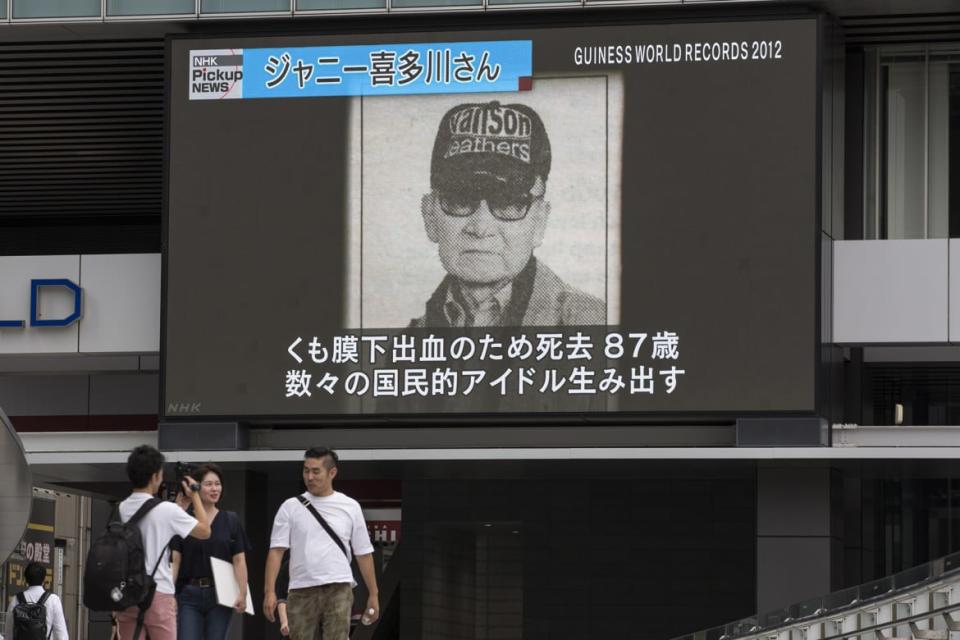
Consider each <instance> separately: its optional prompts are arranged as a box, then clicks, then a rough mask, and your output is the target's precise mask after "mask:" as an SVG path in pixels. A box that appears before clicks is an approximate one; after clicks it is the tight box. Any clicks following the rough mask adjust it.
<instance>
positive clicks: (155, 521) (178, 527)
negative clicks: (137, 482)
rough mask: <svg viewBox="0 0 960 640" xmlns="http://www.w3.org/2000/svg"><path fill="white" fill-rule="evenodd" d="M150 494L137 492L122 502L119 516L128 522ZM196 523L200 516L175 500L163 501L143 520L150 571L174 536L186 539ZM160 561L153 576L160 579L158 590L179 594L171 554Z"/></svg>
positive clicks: (144, 550) (142, 528)
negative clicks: (187, 510) (185, 509)
mask: <svg viewBox="0 0 960 640" xmlns="http://www.w3.org/2000/svg"><path fill="white" fill-rule="evenodd" d="M152 497H153V496H152V495H150V494H149V493H138V492H134V493H131V494H130V497H129V498H127V499H126V500H124V501H123V502H121V503H120V519H121V520H122V521H123V522H126V521H127V520H129V519H130V518H132V517H133V514H135V513H136V512H137V509H139V508H140V506H141V505H143V503H144V502H146V501H147V500H149V499H150V498H152ZM195 526H197V519H196V518H194V517H193V516H191V515H190V514H188V513H187V512H186V511H184V510H183V509H181V508H180V507H178V506H177V505H176V504H174V503H173V502H166V501H164V502H162V503H160V504H158V505H157V506H155V507H154V508H153V509H151V510H150V513H148V514H147V515H146V516H144V518H143V520H141V521H140V535H141V536H142V539H143V552H144V553H143V555H144V559H145V561H146V565H147V573H150V572H151V571H153V567H154V565H156V564H157V559H158V558H159V557H160V552H161V551H164V547H166V546H167V543H168V542H170V539H171V538H173V536H180V537H182V538H186V537H187V536H188V535H190V532H191V531H193V528H194V527H195ZM166 555H167V557H165V558H163V559H162V560H161V561H160V564H159V565H157V572H156V573H155V574H154V575H153V579H154V580H156V581H157V593H170V594H172V593H176V589H175V588H174V586H173V570H172V569H171V567H170V557H169V554H166Z"/></svg>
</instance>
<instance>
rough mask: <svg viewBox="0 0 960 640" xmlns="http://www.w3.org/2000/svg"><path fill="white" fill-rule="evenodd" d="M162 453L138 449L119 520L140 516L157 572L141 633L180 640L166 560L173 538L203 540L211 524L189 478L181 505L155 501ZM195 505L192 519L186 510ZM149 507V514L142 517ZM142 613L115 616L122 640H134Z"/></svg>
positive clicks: (132, 610) (156, 639)
mask: <svg viewBox="0 0 960 640" xmlns="http://www.w3.org/2000/svg"><path fill="white" fill-rule="evenodd" d="M163 463H164V457H163V454H162V453H160V452H159V451H157V449H155V448H154V447H151V446H149V445H141V446H139V447H137V448H136V449H134V450H133V451H132V452H131V453H130V456H129V457H128V458H127V477H128V478H129V479H130V484H131V485H133V491H132V492H131V493H130V496H129V497H128V498H127V499H126V500H124V501H123V502H121V503H120V505H119V513H120V519H121V521H123V522H127V521H128V520H130V519H131V518H134V517H135V516H137V515H139V519H138V521H137V526H138V527H139V529H140V533H141V536H142V540H143V551H144V553H143V556H144V564H145V565H146V570H147V572H148V573H150V572H153V573H154V575H153V579H154V581H155V582H156V585H157V586H156V592H155V593H154V595H153V600H152V601H151V602H150V605H149V607H148V608H147V609H146V612H145V614H144V616H143V630H144V631H145V632H146V635H147V636H149V637H150V640H177V601H176V598H175V595H174V594H175V593H176V589H175V588H174V584H173V569H172V567H171V563H170V562H169V561H168V559H167V558H166V557H165V555H166V550H167V547H168V546H169V544H170V541H171V540H172V539H173V537H174V536H181V537H186V536H191V537H194V538H197V539H199V540H206V539H207V538H209V537H210V520H209V518H208V516H207V510H206V508H205V507H204V506H203V501H202V500H201V499H200V487H199V486H198V485H197V483H196V481H195V480H194V479H193V477H191V476H187V477H186V478H184V480H183V482H182V484H181V490H182V494H181V495H178V497H177V504H174V503H172V502H168V501H166V500H157V499H156V498H155V497H154V496H155V495H156V493H157V492H158V491H159V490H160V487H161V486H163ZM188 502H189V504H191V505H192V506H193V515H190V514H188V513H187V512H186V511H185V510H184V507H186V506H187V503H188ZM141 508H146V509H148V511H146V514H145V515H140V514H138V511H140V509H141ZM139 612H140V608H139V607H137V606H133V607H129V608H127V609H124V610H123V611H120V612H119V613H118V614H117V626H118V630H119V633H120V638H121V639H122V640H141V638H143V637H144V636H143V635H140V634H138V636H139V637H137V638H134V637H133V634H134V632H135V629H136V626H137V617H138V614H139Z"/></svg>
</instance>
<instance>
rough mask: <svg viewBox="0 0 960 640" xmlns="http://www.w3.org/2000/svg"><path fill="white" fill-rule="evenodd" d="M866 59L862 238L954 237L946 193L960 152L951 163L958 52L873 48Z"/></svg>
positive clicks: (955, 213)
mask: <svg viewBox="0 0 960 640" xmlns="http://www.w3.org/2000/svg"><path fill="white" fill-rule="evenodd" d="M868 60H869V61H868V64H867V79H866V80H867V81H866V83H865V85H864V86H865V87H866V92H867V101H866V104H867V113H866V114H865V118H864V123H865V127H866V132H867V136H866V140H867V154H866V158H867V162H866V163H865V180H864V185H865V188H866V193H865V194H864V195H865V197H864V202H865V220H864V223H865V224H864V230H865V237H866V238H880V239H883V238H891V239H899V238H946V237H960V208H958V207H957V205H951V200H950V191H951V188H950V187H951V185H952V184H958V177H960V171H957V168H956V164H957V162H956V160H958V159H960V158H956V157H955V158H954V162H951V155H954V156H956V154H958V153H960V146H958V143H960V138H958V132H960V52H956V51H939V50H932V49H922V50H901V51H880V52H877V51H875V52H872V54H871V56H870V57H869V58H868ZM956 193H958V194H960V185H958V187H957V190H956ZM954 200H956V201H957V203H958V204H960V198H954Z"/></svg>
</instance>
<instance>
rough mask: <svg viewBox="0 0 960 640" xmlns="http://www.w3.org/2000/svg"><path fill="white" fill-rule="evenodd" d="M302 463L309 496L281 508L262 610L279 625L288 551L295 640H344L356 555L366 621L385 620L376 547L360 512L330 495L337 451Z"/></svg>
mask: <svg viewBox="0 0 960 640" xmlns="http://www.w3.org/2000/svg"><path fill="white" fill-rule="evenodd" d="M303 457H304V460H303V482H304V484H305V485H306V487H307V490H306V491H305V492H304V493H303V494H301V495H299V496H297V497H295V498H290V499H288V500H287V501H285V502H284V503H283V504H282V505H280V509H279V510H278V511H277V515H276V517H275V518H274V521H273V532H272V533H271V536H270V551H269V552H268V553H267V564H266V570H265V579H264V587H263V589H264V596H263V611H264V614H265V615H266V616H267V619H268V620H270V622H273V621H274V620H275V611H276V608H277V594H276V581H277V574H278V573H279V571H280V564H281V561H282V559H283V554H284V552H285V551H286V550H287V549H289V550H290V586H289V593H288V596H287V615H288V616H289V626H290V638H291V639H292V640H316V639H317V638H318V637H319V634H320V631H321V629H322V632H323V640H347V638H348V637H349V635H350V613H351V610H352V608H353V587H354V586H356V582H355V581H354V580H353V571H352V570H351V568H350V559H351V557H352V555H356V558H357V566H358V567H359V568H360V575H361V576H362V577H363V581H364V583H365V584H366V587H367V591H368V593H369V597H368V599H367V603H366V613H365V614H364V615H365V619H366V620H368V621H369V623H372V622H374V621H376V619H377V618H379V616H380V602H379V595H378V590H377V576H376V572H375V570H374V566H373V545H372V544H370V536H369V535H368V534H367V525H366V522H365V521H364V519H363V512H362V511H361V510H360V505H359V504H358V503H357V501H356V500H354V499H353V498H350V497H347V496H345V495H344V494H342V493H340V492H338V491H335V490H334V488H333V480H334V478H335V477H336V475H337V464H338V461H339V460H338V457H337V454H336V452H335V451H333V450H332V449H327V448H323V447H314V448H311V449H308V450H307V451H306V452H305V453H304V456H303Z"/></svg>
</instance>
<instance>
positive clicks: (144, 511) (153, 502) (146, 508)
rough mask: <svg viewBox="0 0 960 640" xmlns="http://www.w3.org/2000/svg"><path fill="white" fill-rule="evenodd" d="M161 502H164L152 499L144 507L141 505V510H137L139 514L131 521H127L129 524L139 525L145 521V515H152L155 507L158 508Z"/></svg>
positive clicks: (131, 518) (132, 517)
mask: <svg viewBox="0 0 960 640" xmlns="http://www.w3.org/2000/svg"><path fill="white" fill-rule="evenodd" d="M161 502H162V500H159V499H157V498H150V499H149V500H147V501H146V502H144V503H143V504H142V505H140V508H139V509H137V512H136V513H135V514H133V515H132V516H131V517H130V519H129V520H127V524H137V523H138V522H140V521H141V520H142V519H143V517H144V516H145V515H147V514H148V513H150V510H151V509H153V508H154V507H155V506H157V505H158V504H160V503H161Z"/></svg>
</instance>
